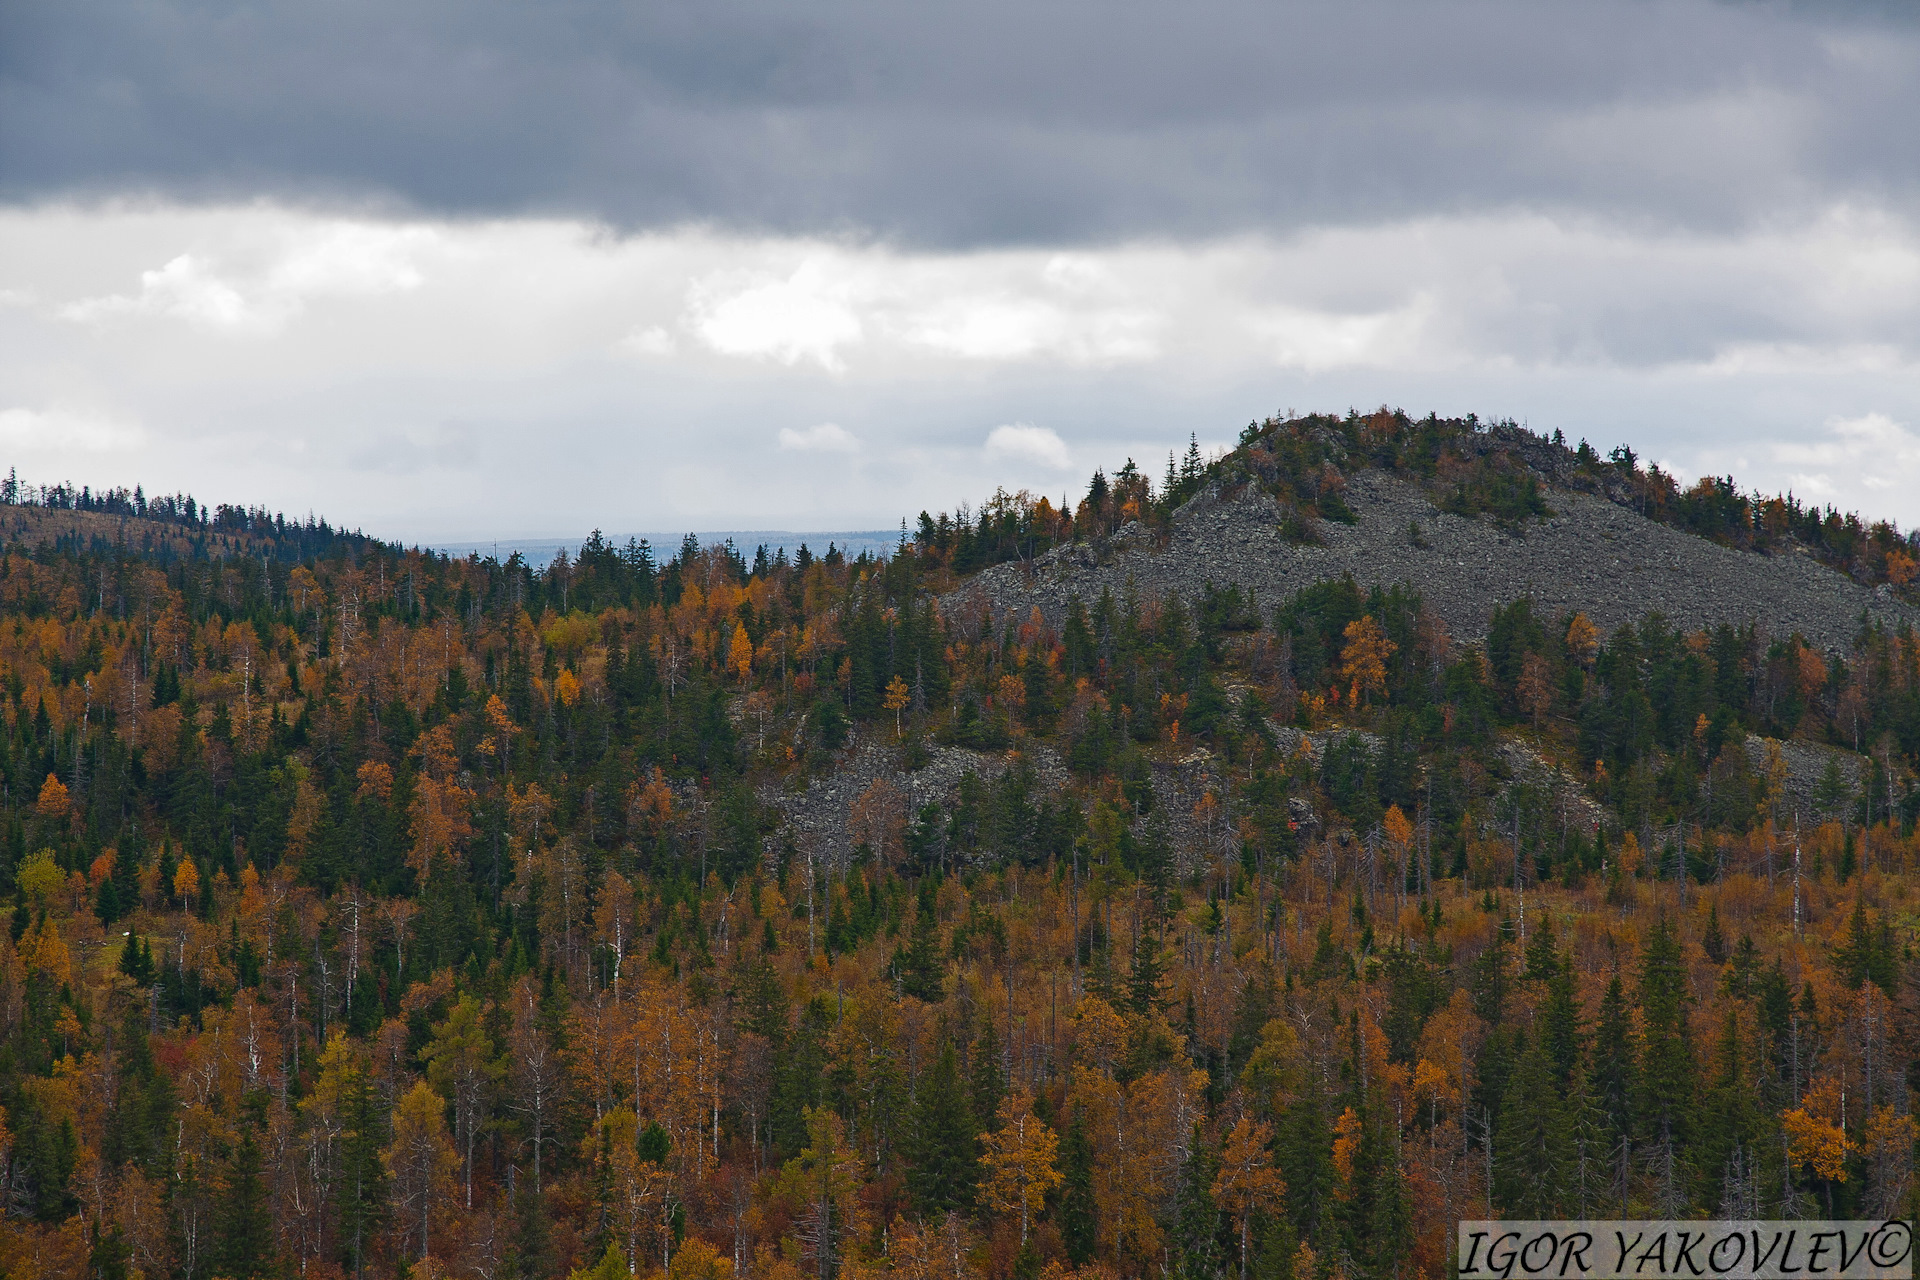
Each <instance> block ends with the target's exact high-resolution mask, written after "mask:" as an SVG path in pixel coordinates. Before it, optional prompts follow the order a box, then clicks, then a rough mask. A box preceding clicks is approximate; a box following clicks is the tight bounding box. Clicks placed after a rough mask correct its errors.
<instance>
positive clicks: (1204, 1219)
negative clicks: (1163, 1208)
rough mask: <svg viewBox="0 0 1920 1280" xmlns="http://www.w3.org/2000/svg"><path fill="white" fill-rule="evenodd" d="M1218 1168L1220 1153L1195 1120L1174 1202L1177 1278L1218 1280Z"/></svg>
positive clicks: (1175, 1266) (1181, 1279)
mask: <svg viewBox="0 0 1920 1280" xmlns="http://www.w3.org/2000/svg"><path fill="white" fill-rule="evenodd" d="M1219 1172H1220V1160H1219V1155H1218V1153H1217V1152H1215V1151H1214V1149H1213V1144H1212V1143H1210V1142H1208V1141H1207V1137H1206V1135H1205V1134H1204V1133H1202V1132H1201V1131H1200V1126H1199V1125H1197V1124H1196V1125H1195V1126H1194V1127H1193V1136H1192V1139H1191V1140H1190V1141H1189V1142H1188V1144H1187V1158H1186V1159H1185V1160H1183V1161H1182V1162H1181V1164H1180V1184H1179V1188H1178V1190H1177V1191H1176V1192H1175V1196H1174V1202H1173V1232H1172V1236H1173V1239H1172V1245H1173V1254H1174V1275H1176V1276H1178V1277H1180V1280H1218V1277H1219V1275H1220V1262H1221V1252H1220V1226H1221V1216H1220V1207H1219V1206H1218V1205H1216V1204H1215V1203H1214V1201H1213V1180H1214V1178H1215V1176H1217V1175H1218V1173H1219Z"/></svg>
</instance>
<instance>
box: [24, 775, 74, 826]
mask: <svg viewBox="0 0 1920 1280" xmlns="http://www.w3.org/2000/svg"><path fill="white" fill-rule="evenodd" d="M33 807H34V808H35V809H37V810H38V811H39V813H40V816H41V817H43V818H51V819H53V820H54V821H56V822H57V821H59V820H60V819H61V818H64V817H66V816H67V814H68V813H70V812H71V811H72V809H73V804H72V801H71V800H70V799H69V798H68V796H67V788H66V784H65V783H63V782H61V781H60V779H58V778H56V777H54V776H53V775H52V774H48V775H47V780H46V781H45V782H43V783H41V784H40V799H39V800H38V801H36V802H35V803H34V806H33Z"/></svg>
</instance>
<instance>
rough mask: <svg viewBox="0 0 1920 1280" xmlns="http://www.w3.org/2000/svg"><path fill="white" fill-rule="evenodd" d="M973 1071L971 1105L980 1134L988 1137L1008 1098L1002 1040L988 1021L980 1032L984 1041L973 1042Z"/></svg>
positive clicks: (981, 1039) (969, 1091)
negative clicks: (1002, 1060)
mask: <svg viewBox="0 0 1920 1280" xmlns="http://www.w3.org/2000/svg"><path fill="white" fill-rule="evenodd" d="M970 1066H971V1067H972V1070H971V1071H970V1072H969V1073H968V1074H969V1079H968V1081H967V1093H968V1099H967V1100H968V1102H969V1103H970V1104H971V1106H972V1108H973V1126H974V1132H975V1133H976V1134H979V1133H985V1132H986V1131H987V1130H988V1129H990V1128H992V1127H993V1117H994V1115H995V1113H997V1112H998V1111H999V1110H1000V1099H1001V1098H1003V1097H1005V1096H1006V1092H1007V1075H1006V1067H1005V1064H1003V1063H1002V1062H1001V1061H1000V1037H999V1036H997V1035H995V1034H994V1030H993V1022H992V1020H991V1019H989V1020H988V1022H987V1023H986V1025H985V1026H983V1027H981V1028H980V1038H979V1039H977V1040H975V1041H974V1042H973V1061H972V1063H971V1064H970Z"/></svg>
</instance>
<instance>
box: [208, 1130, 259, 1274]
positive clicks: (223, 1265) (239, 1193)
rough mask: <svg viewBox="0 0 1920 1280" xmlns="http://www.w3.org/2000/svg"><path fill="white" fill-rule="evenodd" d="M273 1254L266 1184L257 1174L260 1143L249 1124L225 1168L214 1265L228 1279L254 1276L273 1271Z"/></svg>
mask: <svg viewBox="0 0 1920 1280" xmlns="http://www.w3.org/2000/svg"><path fill="white" fill-rule="evenodd" d="M273 1255H274V1236H273V1217H272V1215H271V1214H270V1213H269V1212H268V1209H267V1189H266V1185H265V1184H264V1183H263V1182H262V1181H261V1178H260V1147H259V1144H258V1143H256V1142H255V1141H254V1138H253V1130H252V1129H251V1128H249V1129H247V1130H245V1131H244V1132H243V1133H242V1134H241V1136H240V1145H239V1146H238V1147H237V1148H235V1150H234V1153H233V1161H232V1163H231V1164H230V1165H229V1166H228V1169H227V1186H226V1192H225V1194H224V1195H223V1196H222V1197H221V1200H220V1211H219V1230H218V1235H217V1241H216V1249H215V1252H214V1267H215V1270H216V1272H217V1273H218V1274H220V1275H222V1276H226V1277H229V1280H254V1278H255V1277H257V1276H266V1275H271V1274H273V1271H274V1259H273Z"/></svg>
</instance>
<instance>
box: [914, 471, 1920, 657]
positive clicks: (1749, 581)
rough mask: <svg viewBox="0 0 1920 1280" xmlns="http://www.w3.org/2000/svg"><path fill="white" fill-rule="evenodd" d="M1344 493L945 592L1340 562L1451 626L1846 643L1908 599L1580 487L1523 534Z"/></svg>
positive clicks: (1895, 619)
mask: <svg viewBox="0 0 1920 1280" xmlns="http://www.w3.org/2000/svg"><path fill="white" fill-rule="evenodd" d="M1346 500H1347V503H1348V505H1349V506H1350V507H1352V509H1353V510H1354V512H1355V513H1356V514H1357V515H1358V516H1359V517H1360V519H1359V522H1358V523H1357V524H1353V525H1344V524H1337V523H1334V522H1331V521H1327V522H1322V523H1321V524H1320V525H1319V526H1318V528H1319V536H1320V538H1321V541H1322V545H1319V546H1312V545H1297V544H1295V543H1292V542H1289V541H1288V540H1287V539H1286V538H1285V537H1284V536H1283V535H1282V533H1281V531H1280V518H1281V510H1280V507H1279V504H1278V503H1276V502H1275V501H1274V500H1273V498H1272V497H1270V496H1269V495H1267V494H1265V493H1263V492H1260V491H1258V490H1256V489H1253V488H1251V487H1248V488H1246V489H1243V490H1241V491H1240V492H1239V493H1238V494H1235V495H1232V496H1226V497H1222V496H1220V495H1219V494H1216V493H1203V494H1201V495H1199V496H1197V497H1195V498H1194V499H1193V500H1192V501H1191V502H1189V503H1188V504H1187V505H1186V506H1184V507H1182V508H1181V509H1180V511H1179V512H1177V513H1176V514H1175V516H1174V521H1173V528H1172V531H1171V533H1170V535H1169V536H1168V538H1167V540H1166V542H1165V545H1163V546H1161V545H1155V543H1156V541H1157V540H1156V539H1155V538H1153V537H1152V536H1151V535H1150V534H1149V533H1148V531H1146V530H1145V529H1143V528H1141V527H1140V526H1139V525H1137V524H1136V525H1129V526H1127V527H1126V528H1123V529H1122V530H1121V531H1120V532H1119V533H1118V534H1117V535H1116V536H1115V537H1114V538H1112V539H1110V540H1109V541H1108V542H1107V543H1106V544H1105V545H1104V546H1097V547H1096V546H1088V545H1076V546H1071V547H1061V548H1057V549H1055V550H1053V551H1051V552H1048V553H1047V554H1046V555H1044V556H1041V557H1040V558H1039V559H1037V560H1035V561H1033V562H1032V563H1031V564H1025V565H1022V564H1005V565H998V566H996V567H994V568H992V569H989V570H986V571H985V572H983V573H981V574H980V575H978V576H977V577H976V578H974V579H973V580H972V581H970V582H968V583H967V584H966V585H964V586H963V587H961V588H960V589H958V590H957V591H955V592H954V593H953V595H952V596H950V597H949V598H948V600H949V605H950V607H951V606H953V605H959V604H964V603H967V602H980V603H985V604H987V605H989V606H991V608H992V610H993V613H994V616H995V617H996V618H1000V619H1006V618H1009V617H1015V618H1025V617H1026V616H1027V615H1028V613H1029V612H1030V611H1031V610H1032V609H1034V608H1036V607H1037V608H1039V610H1040V611H1041V613H1042V615H1043V616H1045V617H1046V618H1047V620H1048V621H1049V622H1050V623H1052V624H1054V625H1056V626H1057V625H1059V623H1060V622H1061V620H1062V619H1063V618H1064V616H1065V613H1066V608H1067V602H1068V601H1069V600H1070V599H1071V598H1072V597H1073V596H1075V595H1078V596H1079V597H1080V598H1081V599H1082V600H1084V601H1086V602H1087V603H1088V604H1089V605H1091V604H1092V602H1093V601H1094V600H1096V599H1098V597H1099V595H1100V593H1101V592H1102V591H1103V590H1109V589H1110V590H1112V591H1113V593H1114V596H1115V598H1116V599H1118V598H1120V597H1121V596H1122V595H1123V593H1124V592H1125V591H1126V590H1127V586H1128V583H1129V582H1130V581H1131V582H1132V583H1133V584H1134V586H1135V587H1136V589H1137V590H1138V591H1139V592H1140V594H1141V596H1142V597H1143V598H1147V599H1160V598H1164V597H1165V596H1167V595H1168V594H1177V595H1179V596H1180V597H1182V598H1183V599H1186V600H1188V601H1192V600H1196V599H1198V598H1199V596H1200V594H1201V588H1202V585H1203V584H1204V583H1206V582H1208V581H1211V582H1212V583H1213V584H1214V585H1215V586H1217V587H1223V586H1226V585H1228V584H1229V583H1232V584H1237V585H1239V586H1240V587H1242V588H1245V589H1250V590H1252V591H1253V592H1255V593H1256V595H1257V597H1258V599H1259V601H1260V604H1261V606H1262V608H1263V609H1264V608H1270V607H1271V606H1273V605H1275V604H1278V603H1279V602H1280V601H1282V600H1284V599H1286V598H1287V597H1288V596H1290V595H1292V594H1293V593H1294V592H1296V591H1298V590H1300V589H1301V588H1303V587H1306V586H1309V585H1311V584H1312V583H1315V582H1319V581H1322V580H1325V579H1328V578H1337V577H1340V576H1341V575H1342V574H1348V573H1350V574H1352V575H1353V577H1354V579H1355V580H1356V581H1358V582H1359V583H1361V584H1362V585H1372V584H1374V583H1380V584H1393V583H1407V584H1409V585H1411V586H1413V587H1414V588H1416V589H1417V590H1418V591H1419V592H1420V593H1421V595H1422V596H1423V597H1424V598H1425V600H1426V602H1427V603H1428V604H1429V605H1430V606H1431V607H1432V608H1433V609H1434V610H1435V611H1437V612H1438V613H1439V614H1440V616H1441V617H1442V618H1443V619H1445V621H1446V623H1447V627H1448V628H1449V630H1451V631H1452V633H1453V634H1454V635H1455V636H1456V637H1458V638H1461V639H1475V638H1478V637H1479V636H1481V635H1483V634H1484V633H1485V630H1486V626H1487V618H1488V614H1489V613H1490V611H1491V610H1492V609H1493V607H1494V606H1495V605H1499V604H1504V603H1506V602H1507V601H1510V600H1513V599H1515V598H1517V597H1519V596H1522V595H1531V596H1532V597H1533V599H1534V601H1535V603H1536V605H1537V606H1538V608H1539V610H1540V611H1541V612H1542V613H1544V614H1547V615H1549V616H1551V615H1552V614H1553V613H1554V612H1556V611H1558V610H1562V609H1565V610H1574V609H1578V610H1581V611H1583V612H1585V613H1586V614H1587V616H1588V617H1589V618H1591V619H1593V621H1594V622H1595V623H1596V624H1597V625H1599V626H1600V627H1601V629H1602V630H1603V631H1607V630H1611V629H1612V628H1614V627H1617V626H1619V625H1620V624H1621V623H1624V622H1637V621H1638V620H1639V619H1641V618H1643V617H1644V616H1645V615H1646V614H1648V613H1649V612H1652V611H1654V610H1658V611H1660V612H1661V613H1664V614H1665V615H1666V616H1667V617H1668V618H1669V619H1670V620H1671V621H1672V622H1674V623H1675V624H1676V625H1678V626H1681V627H1684V628H1687V629H1689V630H1691V629H1696V628H1699V627H1706V626H1715V625H1718V624H1720V623H1723V622H1725V623H1734V624H1744V623H1746V622H1748V621H1750V620H1754V621H1758V622H1759V623H1760V624H1761V626H1762V628H1763V629H1764V630H1765V631H1766V632H1767V634H1769V635H1775V636H1785V635H1790V634H1792V633H1794V632H1796V631H1797V632H1799V633H1800V634H1801V635H1803V636H1805V637H1806V638H1807V640H1808V641H1809V642H1811V643H1813V644H1815V645H1817V646H1819V647H1821V648H1823V649H1828V650H1834V649H1844V648H1845V647H1846V646H1847V644H1848V643H1849V641H1850V639H1851V637H1852V636H1853V634H1854V632H1855V629H1856V628H1857V626H1858V623H1859V619H1860V616H1861V613H1862V612H1863V611H1865V612H1867V613H1869V614H1870V615H1872V616H1874V617H1876V618H1879V619H1881V620H1882V621H1884V622H1886V623H1887V624H1889V625H1898V624H1899V623H1900V622H1902V621H1912V620H1914V615H1915V612H1916V611H1915V610H1913V609H1911V608H1909V607H1907V606H1906V605H1903V604H1901V603H1900V602H1898V601H1896V600H1893V599H1891V598H1889V597H1887V596H1886V595H1884V594H1881V593H1876V592H1874V591H1871V590H1869V589H1868V588H1866V587H1864V586H1861V585H1860V584H1858V583H1856V582H1853V581H1851V580H1849V579H1848V578H1846V577H1844V576H1843V575H1841V574H1839V573H1837V572H1835V571H1834V570H1832V569H1829V568H1827V567H1826V566H1824V565H1822V564H1820V563H1819V562H1818V561H1816V560H1815V559H1813V557H1811V556H1809V555H1806V554H1802V553H1798V552H1792V553H1787V554H1783V555H1771V556H1769V555H1761V554H1758V553H1756V552H1750V551H1735V550H1732V549H1730V548H1727V547H1722V546H1719V545H1717V544H1715V543H1712V542H1708V541H1707V540H1705V539H1703V538H1698V537H1695V536H1693V535H1692V534H1688V533H1685V532H1682V531H1681V530H1678V529H1674V528H1670V527H1668V526H1666V525H1662V524H1658V523H1656V522H1654V521H1652V520H1648V519H1646V518H1645V517H1643V516H1640V515H1638V514H1637V513H1635V512H1633V511H1632V510H1630V509H1628V508H1626V507H1624V506H1620V505H1618V504H1617V503H1614V502H1611V501H1609V500H1607V499H1606V498H1604V497H1599V496H1595V495H1591V494H1585V493H1574V492H1570V491H1566V490H1553V491H1551V492H1549V493H1548V494H1547V501H1548V503H1549V505H1550V506H1551V507H1552V508H1553V511H1554V514H1553V515H1552V516H1550V517H1546V518H1544V519H1540V520H1535V521H1532V522H1529V524H1528V525H1527V527H1526V528H1525V530H1524V536H1514V535H1511V534H1509V533H1507V532H1505V531H1504V530H1502V529H1501V528H1500V527H1499V526H1498V525H1497V524H1496V523H1495V522H1493V521H1492V520H1490V519H1486V518H1481V517H1471V518H1470V517H1464V516H1456V515H1450V514H1447V513H1445V512H1442V511H1440V510H1439V509H1438V508H1437V507H1435V506H1434V504H1433V503H1432V502H1431V501H1430V500H1429V499H1428V497H1427V495H1426V493H1425V492H1423V491H1422V490H1421V489H1420V488H1418V487H1417V486H1415V485H1413V484H1411V483H1408V482H1407V481H1405V480H1402V479H1399V478H1396V477H1394V476H1391V475H1388V474H1386V473H1384V472H1380V471H1366V472H1361V473H1360V474H1359V475H1357V476H1355V477H1354V478H1353V480H1352V482H1351V483H1350V484H1349V486H1348V489H1347V493H1346ZM1414 527H1417V528H1418V530H1419V543H1420V544H1423V545H1416V543H1415V541H1414V537H1413V534H1412V529H1413V528H1414Z"/></svg>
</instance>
